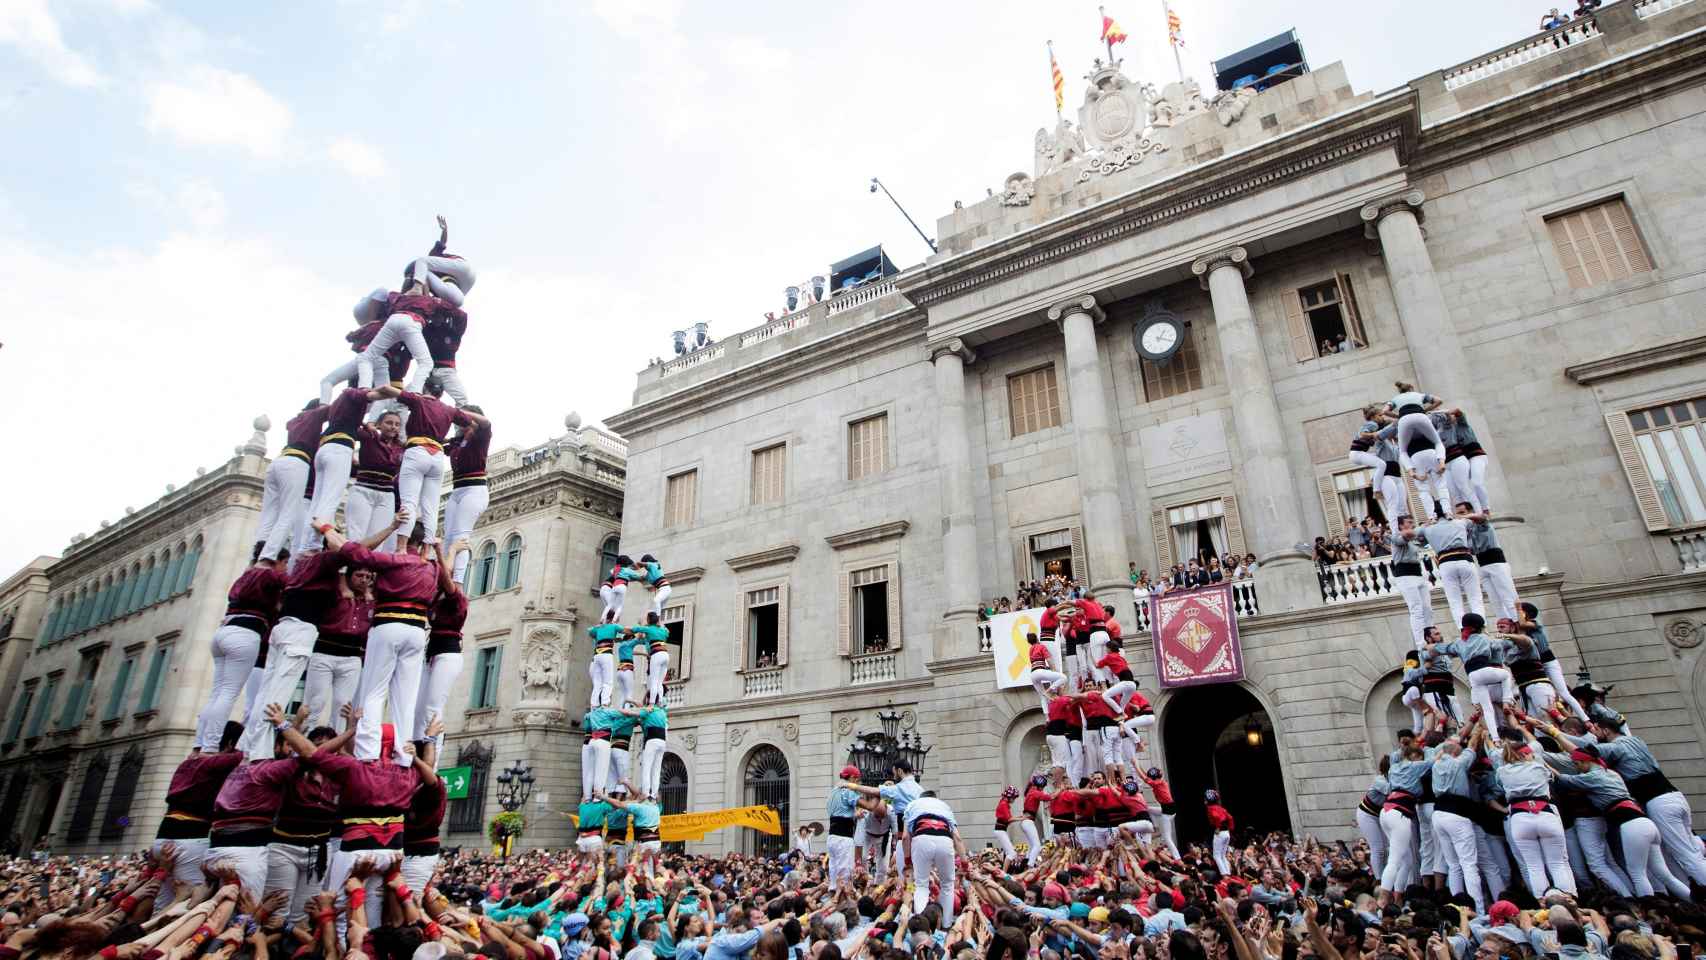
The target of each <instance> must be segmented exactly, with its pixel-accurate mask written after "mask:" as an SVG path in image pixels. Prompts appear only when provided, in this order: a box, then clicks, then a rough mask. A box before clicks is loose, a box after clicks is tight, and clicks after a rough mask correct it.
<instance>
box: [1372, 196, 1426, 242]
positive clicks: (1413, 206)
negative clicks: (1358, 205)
mask: <svg viewBox="0 0 1706 960" xmlns="http://www.w3.org/2000/svg"><path fill="white" fill-rule="evenodd" d="M1426 199H1427V195H1426V194H1424V193H1422V191H1420V190H1405V191H1403V192H1402V193H1395V194H1392V195H1391V196H1388V197H1381V198H1380V199H1379V200H1376V201H1374V202H1373V203H1369V204H1365V205H1364V206H1363V208H1362V234H1363V236H1365V237H1367V238H1368V239H1370V240H1379V239H1380V221H1382V220H1384V219H1386V218H1387V217H1388V216H1390V215H1392V214H1394V213H1401V212H1405V211H1407V212H1409V213H1410V214H1412V215H1414V216H1415V218H1416V222H1417V223H1420V222H1421V220H1422V201H1423V200H1426Z"/></svg>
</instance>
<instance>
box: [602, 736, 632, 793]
mask: <svg viewBox="0 0 1706 960" xmlns="http://www.w3.org/2000/svg"><path fill="white" fill-rule="evenodd" d="M632 762H633V753H632V752H631V751H629V750H626V749H624V748H622V747H618V746H616V745H615V744H614V743H612V744H611V745H610V763H609V766H608V769H609V775H608V777H607V782H608V783H609V784H610V786H611V787H612V788H614V787H616V786H617V785H618V784H620V783H621V782H622V781H624V780H626V779H628V772H629V769H630V764H631V763H632Z"/></svg>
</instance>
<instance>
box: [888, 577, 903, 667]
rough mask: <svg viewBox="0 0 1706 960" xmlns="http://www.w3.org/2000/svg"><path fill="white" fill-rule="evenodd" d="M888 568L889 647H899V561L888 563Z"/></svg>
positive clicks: (893, 648) (892, 648)
mask: <svg viewBox="0 0 1706 960" xmlns="http://www.w3.org/2000/svg"><path fill="white" fill-rule="evenodd" d="M888 568H889V586H888V598H889V610H888V613H889V649H890V650H899V649H900V561H899V560H895V561H893V562H891V563H889V564H888Z"/></svg>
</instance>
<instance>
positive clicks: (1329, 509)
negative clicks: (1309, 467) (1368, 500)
mask: <svg viewBox="0 0 1706 960" xmlns="http://www.w3.org/2000/svg"><path fill="white" fill-rule="evenodd" d="M1315 486H1316V487H1317V488H1319V489H1320V491H1321V512H1322V513H1323V514H1325V515H1326V518H1327V535H1328V536H1332V534H1333V533H1334V532H1335V531H1338V530H1343V529H1344V528H1345V511H1344V509H1343V508H1342V507H1340V506H1339V487H1338V484H1337V482H1336V479H1335V478H1334V476H1333V475H1332V474H1328V475H1326V476H1324V477H1316V478H1315ZM1373 495H1374V491H1373V490H1370V491H1369V496H1371V497H1372V496H1373Z"/></svg>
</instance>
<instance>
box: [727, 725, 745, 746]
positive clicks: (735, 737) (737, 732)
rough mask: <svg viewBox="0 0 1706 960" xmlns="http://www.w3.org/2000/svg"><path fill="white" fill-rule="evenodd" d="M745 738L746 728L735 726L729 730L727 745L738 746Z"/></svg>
mask: <svg viewBox="0 0 1706 960" xmlns="http://www.w3.org/2000/svg"><path fill="white" fill-rule="evenodd" d="M745 739H746V730H745V729H744V728H742V727H735V728H734V729H733V730H730V731H729V746H731V747H738V746H740V742H741V741H742V740H745Z"/></svg>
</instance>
